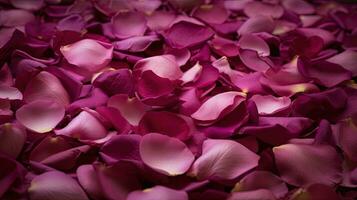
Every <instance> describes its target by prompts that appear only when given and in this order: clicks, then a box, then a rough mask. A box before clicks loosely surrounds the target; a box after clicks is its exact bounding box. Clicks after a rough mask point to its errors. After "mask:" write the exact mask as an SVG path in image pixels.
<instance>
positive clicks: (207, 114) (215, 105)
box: [191, 91, 245, 123]
mask: <svg viewBox="0 0 357 200" xmlns="http://www.w3.org/2000/svg"><path fill="white" fill-rule="evenodd" d="M244 100H245V94H244V93H240V92H233V91H232V92H225V93H220V94H217V95H215V96H213V97H211V98H209V99H208V100H207V101H205V102H204V103H203V104H202V105H201V107H200V108H198V110H196V112H194V113H193V114H192V115H191V117H192V118H193V119H195V120H198V121H200V122H203V123H207V122H208V123H210V122H212V121H214V120H217V119H218V118H220V117H222V116H223V115H225V114H226V113H229V112H230V111H232V110H233V109H234V108H235V107H236V106H237V105H238V104H239V103H240V102H242V101H244Z"/></svg>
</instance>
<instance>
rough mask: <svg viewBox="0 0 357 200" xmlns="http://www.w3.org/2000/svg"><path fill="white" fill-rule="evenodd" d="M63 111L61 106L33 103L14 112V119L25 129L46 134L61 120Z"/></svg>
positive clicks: (42, 101) (49, 103)
mask: <svg viewBox="0 0 357 200" xmlns="http://www.w3.org/2000/svg"><path fill="white" fill-rule="evenodd" d="M64 114H65V109H64V107H63V106H62V105H60V104H58V103H56V102H51V101H45V100H39V101H33V102H31V103H29V104H26V105H24V106H22V107H21V108H19V109H18V110H17V111H16V119H17V120H18V121H19V122H20V123H21V124H22V125H24V126H25V127H26V128H28V129H30V130H32V131H35V132H38V133H46V132H49V131H51V130H52V129H54V128H55V127H56V126H57V124H58V123H59V122H60V121H61V120H62V119H63V117H64Z"/></svg>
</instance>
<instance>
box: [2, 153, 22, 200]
mask: <svg viewBox="0 0 357 200" xmlns="http://www.w3.org/2000/svg"><path fill="white" fill-rule="evenodd" d="M0 162H1V165H0V198H3V199H7V198H6V197H5V196H4V195H5V194H6V192H7V191H9V190H10V188H12V189H13V190H16V189H17V187H19V185H20V184H23V181H24V177H25V174H26V170H25V168H24V167H23V166H22V165H21V164H20V163H18V162H17V161H16V160H13V159H11V158H9V157H7V156H4V155H0Z"/></svg>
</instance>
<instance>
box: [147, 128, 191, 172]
mask: <svg viewBox="0 0 357 200" xmlns="http://www.w3.org/2000/svg"><path fill="white" fill-rule="evenodd" d="M140 156H141V159H142V160H143V162H144V163H145V164H146V165H148V166H149V167H151V168H152V169H154V170H156V171H158V172H160V173H163V174H166V175H169V176H177V175H181V174H184V173H185V172H186V171H187V170H188V169H189V168H190V166H191V164H192V162H193V161H194V156H193V154H192V152H191V151H190V150H189V149H188V148H187V147H186V145H185V144H184V143H183V142H181V141H180V140H178V139H176V138H171V137H169V136H165V135H162V134H158V133H150V134H146V135H144V136H143V138H142V140H141V143H140Z"/></svg>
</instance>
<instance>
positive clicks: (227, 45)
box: [211, 37, 239, 57]
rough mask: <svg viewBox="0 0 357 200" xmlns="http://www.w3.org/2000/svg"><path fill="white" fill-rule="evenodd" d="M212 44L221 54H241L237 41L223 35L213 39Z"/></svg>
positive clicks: (228, 55) (229, 55) (230, 55)
mask: <svg viewBox="0 0 357 200" xmlns="http://www.w3.org/2000/svg"><path fill="white" fill-rule="evenodd" d="M211 46H212V48H213V49H214V51H216V52H217V53H218V54H219V55H221V56H227V57H233V56H237V55H238V54H239V50H238V49H239V48H238V45H237V44H236V42H234V41H232V40H227V39H225V38H221V37H215V38H213V40H212V41H211Z"/></svg>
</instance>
